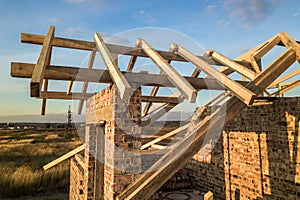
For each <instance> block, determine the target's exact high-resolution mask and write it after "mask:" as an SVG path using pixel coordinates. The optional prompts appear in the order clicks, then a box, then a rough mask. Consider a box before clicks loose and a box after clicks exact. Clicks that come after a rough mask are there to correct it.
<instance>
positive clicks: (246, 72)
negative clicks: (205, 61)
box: [206, 50, 256, 80]
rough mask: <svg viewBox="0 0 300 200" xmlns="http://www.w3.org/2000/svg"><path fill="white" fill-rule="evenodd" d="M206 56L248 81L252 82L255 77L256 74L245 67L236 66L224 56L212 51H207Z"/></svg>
mask: <svg viewBox="0 0 300 200" xmlns="http://www.w3.org/2000/svg"><path fill="white" fill-rule="evenodd" d="M206 54H208V55H209V56H211V57H212V58H213V59H214V60H217V61H218V62H220V63H222V64H223V65H225V66H227V67H229V68H231V69H232V70H234V71H236V72H238V73H240V74H241V75H244V76H245V77H247V78H249V79H250V80H253V79H254V77H255V76H256V73H255V72H253V71H252V70H250V69H248V68H247V67H245V66H243V65H241V64H238V63H237V62H236V61H234V60H231V59H229V58H227V57H226V56H224V55H222V54H220V53H218V52H216V51H214V50H207V51H206Z"/></svg>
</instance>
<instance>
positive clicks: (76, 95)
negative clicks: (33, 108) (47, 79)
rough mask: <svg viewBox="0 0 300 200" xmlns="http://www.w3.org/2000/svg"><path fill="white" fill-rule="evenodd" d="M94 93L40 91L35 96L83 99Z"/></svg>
mask: <svg viewBox="0 0 300 200" xmlns="http://www.w3.org/2000/svg"><path fill="white" fill-rule="evenodd" d="M93 95H94V93H90V94H88V93H85V94H83V93H76V92H71V93H70V94H67V93H66V92H53V91H51V92H42V93H41V96H40V97H36V98H42V99H62V100H85V99H88V98H90V97H91V96H93Z"/></svg>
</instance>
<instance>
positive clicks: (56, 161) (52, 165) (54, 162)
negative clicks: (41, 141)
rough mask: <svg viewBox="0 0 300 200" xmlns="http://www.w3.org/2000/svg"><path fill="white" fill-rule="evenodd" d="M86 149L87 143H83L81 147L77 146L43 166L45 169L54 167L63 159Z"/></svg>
mask: <svg viewBox="0 0 300 200" xmlns="http://www.w3.org/2000/svg"><path fill="white" fill-rule="evenodd" d="M84 149H85V144H83V145H80V146H79V147H77V148H76V149H73V150H72V151H70V152H68V153H66V154H64V155H62V156H60V157H59V158H57V159H55V160H53V161H51V162H50V163H48V164H47V165H44V166H43V169H44V170H47V169H49V168H51V167H54V166H55V165H57V164H59V163H61V162H62V161H64V160H66V159H68V158H71V157H72V156H74V155H75V154H77V153H79V152H80V151H82V150H84Z"/></svg>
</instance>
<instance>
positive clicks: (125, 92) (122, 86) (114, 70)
mask: <svg viewBox="0 0 300 200" xmlns="http://www.w3.org/2000/svg"><path fill="white" fill-rule="evenodd" d="M94 40H95V44H96V46H97V49H98V50H99V52H100V54H101V56H102V58H103V61H104V63H105V64H106V66H107V68H108V71H109V73H110V75H111V77H112V79H113V80H114V83H115V84H116V86H117V88H118V90H119V93H120V97H121V98H122V99H123V100H125V101H128V100H129V98H130V97H131V93H132V88H131V86H130V84H129V83H128V81H127V80H126V78H125V77H124V76H123V74H122V73H121V71H120V70H119V68H118V66H117V65H116V63H115V62H114V60H113V57H112V55H111V54H110V52H109V50H108V48H107V47H106V44H105V43H104V41H103V39H102V37H101V35H100V34H99V33H95V36H94Z"/></svg>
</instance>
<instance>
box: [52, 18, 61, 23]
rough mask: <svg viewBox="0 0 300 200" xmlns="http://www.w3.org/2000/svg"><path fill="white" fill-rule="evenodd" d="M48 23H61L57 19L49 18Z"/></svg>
mask: <svg viewBox="0 0 300 200" xmlns="http://www.w3.org/2000/svg"><path fill="white" fill-rule="evenodd" d="M49 22H51V23H55V24H60V23H61V21H60V20H59V19H58V18H55V17H51V18H50V19H49Z"/></svg>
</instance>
